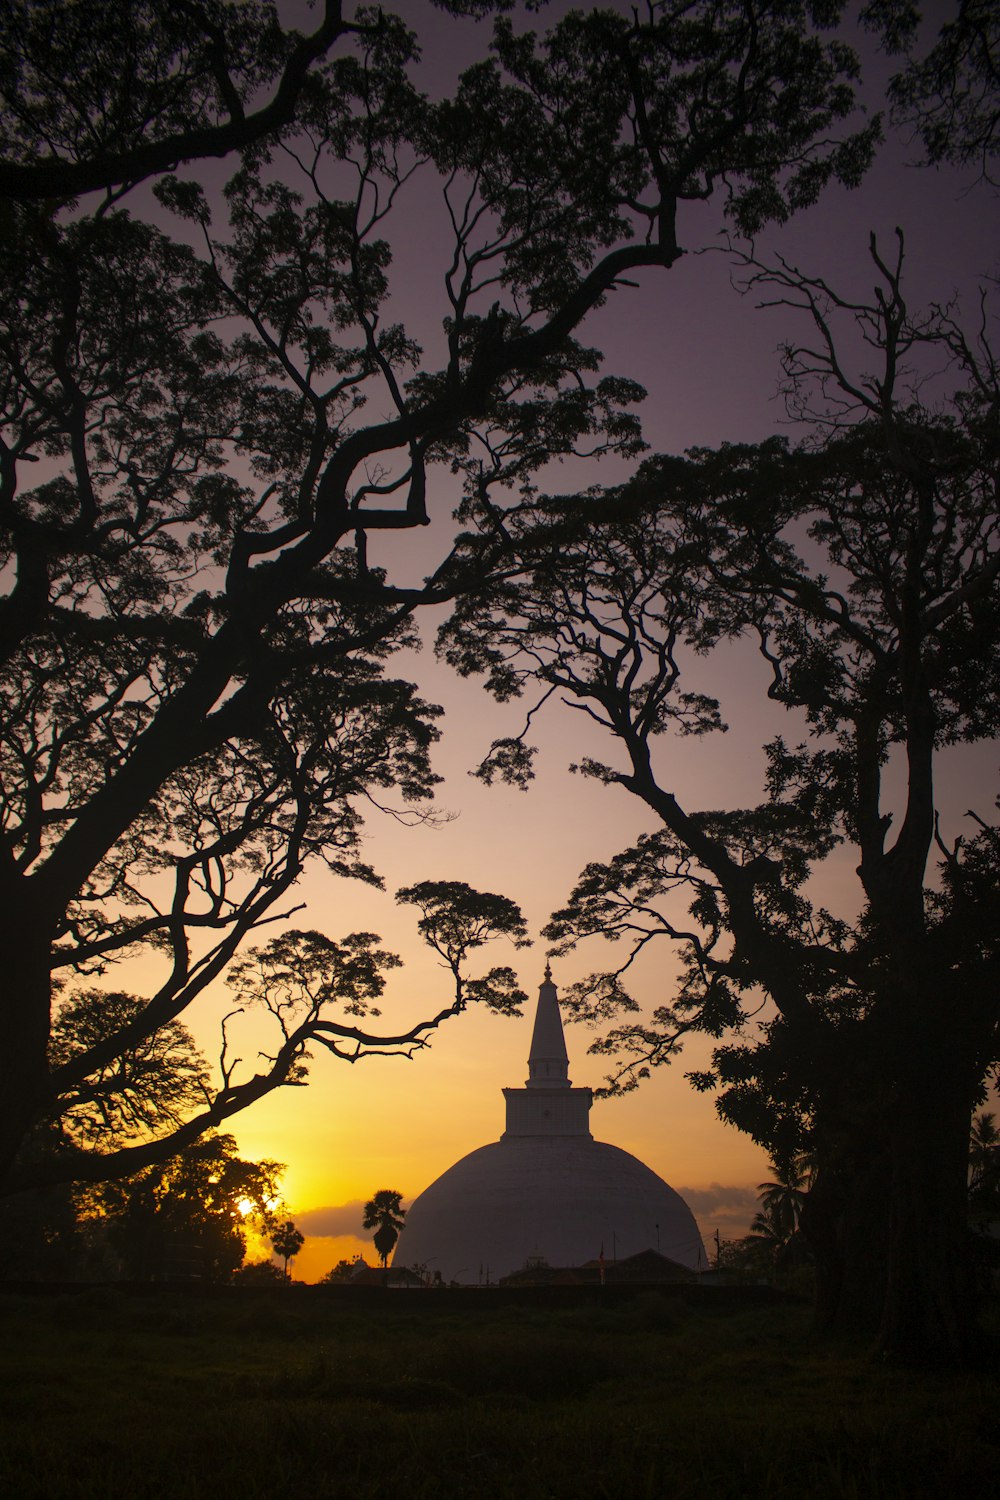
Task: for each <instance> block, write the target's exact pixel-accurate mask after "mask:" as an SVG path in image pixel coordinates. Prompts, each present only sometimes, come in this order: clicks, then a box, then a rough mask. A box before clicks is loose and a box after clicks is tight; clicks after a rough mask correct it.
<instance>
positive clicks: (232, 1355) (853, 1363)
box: [0, 1288, 1000, 1500]
mask: <svg viewBox="0 0 1000 1500" xmlns="http://www.w3.org/2000/svg"><path fill="white" fill-rule="evenodd" d="M383 1295H384V1299H385V1300H384V1304H382V1303H380V1304H378V1305H374V1304H373V1303H371V1302H369V1303H368V1304H366V1305H365V1306H361V1305H355V1304H352V1302H351V1300H350V1298H349V1297H343V1296H341V1297H337V1296H330V1295H326V1294H324V1290H323V1289H322V1288H316V1289H312V1288H289V1289H287V1290H283V1289H281V1288H277V1289H275V1290H274V1291H268V1292H262V1293H257V1292H255V1293H253V1294H249V1295H248V1294H244V1293H242V1292H239V1291H233V1292H232V1293H230V1294H228V1295H227V1294H222V1295H221V1296H220V1295H215V1296H211V1297H209V1296H195V1295H191V1294H185V1293H184V1292H183V1291H180V1290H178V1291H176V1292H171V1291H167V1290H163V1291H157V1292H153V1293H149V1294H147V1295H144V1296H139V1295H136V1294H134V1293H132V1294H129V1293H125V1292H122V1291H116V1290H115V1289H113V1288H95V1289H93V1290H87V1291H82V1292H74V1293H48V1294H46V1295H31V1296H28V1295H15V1294H9V1293H8V1294H4V1295H0V1319H2V1327H3V1338H2V1341H0V1360H2V1365H3V1368H2V1387H0V1389H2V1392H3V1396H2V1417H0V1497H3V1500H35V1497H37V1500H43V1497H44V1500H60V1497H70V1496H72V1497H87V1500H146V1497H148V1500H181V1497H183V1500H202V1497H205V1500H209V1497H211V1500H228V1497H230V1496H233V1497H241V1500H244V1497H245V1500H258V1497H261V1500H263V1497H267V1500H278V1497H281V1500H300V1497H301V1500H320V1497H336V1500H340V1497H344V1500H348V1497H358V1500H369V1497H373V1500H374V1497H379V1500H381V1497H386V1500H388V1497H392V1500H431V1497H434V1500H463V1497H480V1496H482V1497H485V1500H492V1497H497V1500H507V1497H511V1500H513V1497H517V1500H591V1497H595V1500H596V1497H601V1500H604V1497H614V1500H618V1497H620V1500H648V1497H656V1500H660V1497H669V1500H684V1497H688V1496H699V1497H700V1496H705V1497H706V1500H707V1497H711V1500H729V1497H733V1500H735V1497H737V1496H738V1497H741V1500H747V1497H756V1496H767V1497H774V1500H778V1497H791V1496H795V1497H807V1500H813V1497H827V1496H829V1497H834V1496H836V1497H850V1500H856V1497H879V1500H889V1497H893V1500H896V1497H899V1500H915V1497H917V1500H918V1497H921V1496H946V1495H947V1496H952V1495H955V1494H956V1493H961V1492H962V1491H965V1492H973V1493H977V1494H980V1495H984V1496H985V1495H988V1494H991V1493H996V1487H997V1485H998V1484H1000V1380H998V1378H997V1375H996V1372H990V1371H988V1370H986V1371H983V1370H980V1371H978V1372H977V1373H974V1374H969V1375H963V1376H956V1375H954V1374H950V1375H949V1374H944V1373H936V1374H930V1373H916V1372H908V1371H900V1370H896V1369H891V1368H887V1367H884V1366H880V1365H877V1364H873V1363H872V1362H871V1361H869V1360H867V1359H866V1358H864V1357H863V1356H862V1355H860V1354H858V1353H856V1352H851V1351H846V1350H843V1349H835V1348H830V1347H823V1346H817V1345H816V1344H815V1343H814V1342H813V1341H812V1339H811V1338H810V1335H809V1319H808V1313H807V1312H806V1310H805V1309H803V1308H801V1307H799V1306H795V1305H777V1306H774V1307H764V1308H755V1309H750V1310H746V1309H744V1310H740V1309H736V1308H732V1307H726V1306H724V1305H722V1304H721V1303H713V1302H712V1300H711V1294H709V1295H708V1296H707V1297H706V1298H705V1299H704V1301H703V1304H701V1303H699V1304H698V1305H695V1306H684V1305H682V1304H681V1303H679V1302H675V1301H671V1300H667V1299H661V1298H660V1297H658V1296H657V1295H655V1294H644V1295H640V1296H638V1297H637V1298H636V1299H634V1300H632V1301H630V1302H627V1303H623V1304H620V1305H617V1306H614V1307H611V1306H598V1305H593V1304H591V1305H588V1306H579V1307H563V1308H552V1307H520V1306H510V1305H508V1304H505V1303H503V1302H501V1301H499V1300H494V1299H493V1298H491V1297H490V1296H489V1294H485V1295H482V1296H480V1297H479V1298H478V1299H477V1300H476V1301H475V1302H472V1303H470V1304H469V1305H468V1306H466V1307H463V1308H458V1309H456V1308H455V1307H453V1306H452V1305H450V1304H448V1303H447V1301H442V1302H440V1303H438V1304H435V1303H434V1301H433V1299H434V1295H435V1294H434V1293H415V1294H414V1293H385V1294H383ZM414 1298H417V1299H419V1306H417V1305H415V1304H414V1300H413V1299H414ZM428 1299H430V1300H428Z"/></svg>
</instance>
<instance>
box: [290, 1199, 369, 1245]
mask: <svg viewBox="0 0 1000 1500" xmlns="http://www.w3.org/2000/svg"><path fill="white" fill-rule="evenodd" d="M364 1214H365V1200H364V1198H353V1199H352V1200H351V1202H350V1203H337V1204H333V1205H331V1206H330V1207H328V1208H307V1209H306V1210H305V1212H304V1213H300V1214H296V1215H295V1224H296V1228H298V1229H301V1231H302V1233H303V1234H309V1235H315V1236H316V1237H317V1238H320V1239H339V1238H340V1237H341V1236H342V1235H345V1234H353V1235H355V1236H359V1235H361V1234H362V1233H363V1232H364V1231H363V1230H362V1228H361V1221H362V1219H363V1218H364Z"/></svg>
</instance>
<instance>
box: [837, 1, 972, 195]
mask: <svg viewBox="0 0 1000 1500" xmlns="http://www.w3.org/2000/svg"><path fill="white" fill-rule="evenodd" d="M863 15H864V19H865V21H866V23H867V24H868V26H869V27H871V28H872V29H873V30H875V31H877V32H879V33H881V35H882V37H883V40H884V42H885V44H886V46H887V49H888V50H889V51H890V52H897V53H898V52H901V51H902V52H905V54H906V65H905V67H903V68H902V69H901V71H900V72H899V73H897V74H896V75H895V77H894V78H893V79H892V81H891V83H890V85H889V98H890V101H891V103H892V107H893V112H894V113H895V115H896V116H897V118H898V119H899V120H900V121H901V122H903V123H905V124H906V125H908V126H909V127H910V128H911V129H913V131H914V132H915V133H916V135H917V136H918V137H919V139H920V141H921V142H922V144H923V147H924V151H925V152H926V159H927V161H928V162H930V163H933V164H935V165H937V164H939V163H941V162H955V163H959V164H961V165H963V166H965V165H972V166H975V167H978V168H979V171H980V173H981V175H982V176H983V177H984V178H985V179H986V180H987V181H990V182H993V183H995V182H996V178H995V176H994V175H993V174H994V173H995V172H996V159H997V154H998V152H1000V62H998V60H997V59H998V48H1000V19H998V17H997V11H996V6H995V5H993V4H991V3H990V0H958V3H957V4H956V5H955V7H954V10H953V13H952V14H951V15H950V16H948V18H947V19H946V20H945V21H944V22H943V24H942V25H941V26H940V30H939V31H938V33H937V35H936V36H934V37H933V39H932V40H931V42H930V45H929V46H928V45H923V46H922V45H921V41H922V38H921V37H920V23H921V20H922V14H921V11H920V9H919V7H918V6H916V5H914V4H913V3H912V0H870V3H869V4H868V5H866V6H865V8H864V12H863ZM935 19H936V18H935Z"/></svg>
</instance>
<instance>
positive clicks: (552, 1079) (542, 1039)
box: [525, 964, 572, 1089]
mask: <svg viewBox="0 0 1000 1500" xmlns="http://www.w3.org/2000/svg"><path fill="white" fill-rule="evenodd" d="M525 1086H526V1087H527V1088H529V1089H568V1088H571V1087H572V1085H571V1083H570V1081H569V1054H568V1053H567V1051H566V1039H565V1037H564V1036H563V1027H562V1016H561V1015H560V1012H559V996H558V994H557V993H556V987H555V985H554V984H553V983H552V967H551V965H550V964H546V965H545V978H544V979H543V980H542V985H541V988H540V989H539V991H538V1005H537V1007H536V1009H535V1025H534V1029H533V1030H532V1033H531V1050H530V1052H529V1053H528V1077H527V1078H526V1080H525Z"/></svg>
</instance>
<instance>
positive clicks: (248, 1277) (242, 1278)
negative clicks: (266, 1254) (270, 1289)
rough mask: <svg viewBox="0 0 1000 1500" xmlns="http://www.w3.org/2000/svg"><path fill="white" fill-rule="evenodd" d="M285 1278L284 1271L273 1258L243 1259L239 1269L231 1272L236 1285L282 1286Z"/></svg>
mask: <svg viewBox="0 0 1000 1500" xmlns="http://www.w3.org/2000/svg"><path fill="white" fill-rule="evenodd" d="M286 1280H287V1277H286V1275H285V1273H284V1271H282V1269H281V1267H280V1266H276V1265H275V1264H274V1261H273V1260H249V1261H244V1263H243V1265H242V1266H240V1268H239V1270H238V1271H234V1272H233V1282H234V1284H235V1285H237V1286H274V1285H276V1284H280V1285H282V1286H284V1284H285V1282H286Z"/></svg>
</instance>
